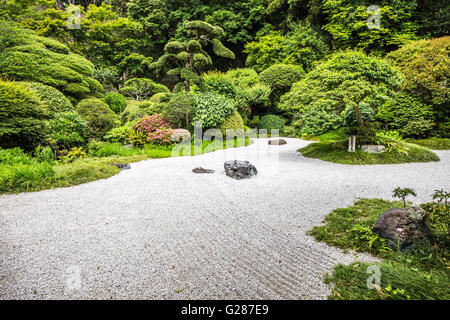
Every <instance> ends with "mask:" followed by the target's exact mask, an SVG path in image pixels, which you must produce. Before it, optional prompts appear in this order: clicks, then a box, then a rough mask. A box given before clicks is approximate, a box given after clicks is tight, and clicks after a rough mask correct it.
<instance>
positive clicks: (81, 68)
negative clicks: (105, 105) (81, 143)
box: [0, 21, 103, 101]
mask: <svg viewBox="0 0 450 320" xmlns="http://www.w3.org/2000/svg"><path fill="white" fill-rule="evenodd" d="M93 71H94V67H93V65H92V63H91V62H90V61H88V60H86V59H85V58H83V57H81V56H80V55H77V54H74V53H70V51H69V48H68V47H67V46H65V45H63V44H62V43H60V42H58V41H56V40H52V39H50V38H44V37H41V36H37V35H36V34H34V33H33V32H31V31H27V30H24V29H21V28H19V27H17V26H15V25H13V24H11V23H4V22H1V21H0V73H1V74H2V75H4V76H9V77H12V78H14V79H16V80H27V81H35V82H41V83H43V84H46V85H49V86H52V87H55V88H56V89H59V90H60V91H61V92H63V93H64V94H66V95H67V96H69V97H71V98H72V100H73V101H76V100H80V99H82V98H85V97H88V96H90V95H98V94H99V93H100V92H101V91H102V90H103V88H102V86H101V85H100V83H99V82H98V81H97V80H95V79H93V78H92V74H93Z"/></svg>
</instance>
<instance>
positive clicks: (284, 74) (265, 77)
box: [259, 64, 305, 95]
mask: <svg viewBox="0 0 450 320" xmlns="http://www.w3.org/2000/svg"><path fill="white" fill-rule="evenodd" d="M304 76H305V71H304V70H303V68H302V67H301V66H297V65H293V64H274V65H273V66H271V67H269V68H267V69H266V70H264V71H263V72H261V74H260V75H259V79H260V80H261V83H263V84H265V85H268V86H269V87H270V88H271V89H272V90H274V91H275V93H276V94H278V95H280V94H283V93H285V92H287V91H289V89H290V88H291V86H292V85H293V84H294V83H295V82H297V81H300V80H301V79H303V77H304Z"/></svg>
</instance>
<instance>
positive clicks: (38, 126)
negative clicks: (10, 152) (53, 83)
mask: <svg viewBox="0 0 450 320" xmlns="http://www.w3.org/2000/svg"><path fill="white" fill-rule="evenodd" d="M47 116H48V114H47V110H46V109H45V108H44V107H43V105H42V102H41V101H40V100H39V97H38V95H37V94H36V92H35V91H33V90H31V89H28V88H26V87H23V86H22V85H20V84H18V83H14V82H7V81H1V80H0V146H1V147H6V148H11V147H21V148H23V149H27V150H30V149H33V148H34V147H35V146H36V145H38V144H39V143H40V142H41V141H42V140H43V138H44V135H45V119H46V118H47Z"/></svg>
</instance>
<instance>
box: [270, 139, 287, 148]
mask: <svg viewBox="0 0 450 320" xmlns="http://www.w3.org/2000/svg"><path fill="white" fill-rule="evenodd" d="M269 144H270V145H274V146H281V145H283V144H287V141H286V140H284V139H273V140H269Z"/></svg>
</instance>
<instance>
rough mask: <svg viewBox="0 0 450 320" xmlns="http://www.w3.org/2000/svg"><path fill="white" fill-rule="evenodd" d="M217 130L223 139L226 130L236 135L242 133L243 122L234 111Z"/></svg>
mask: <svg viewBox="0 0 450 320" xmlns="http://www.w3.org/2000/svg"><path fill="white" fill-rule="evenodd" d="M219 130H220V131H221V132H222V134H223V136H224V137H225V136H226V134H227V130H234V132H235V133H236V134H243V133H244V121H243V120H242V117H241V115H240V114H239V112H237V111H235V112H234V113H233V114H232V115H231V116H228V117H226V118H225V121H224V122H223V123H222V124H221V125H220V126H219Z"/></svg>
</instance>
